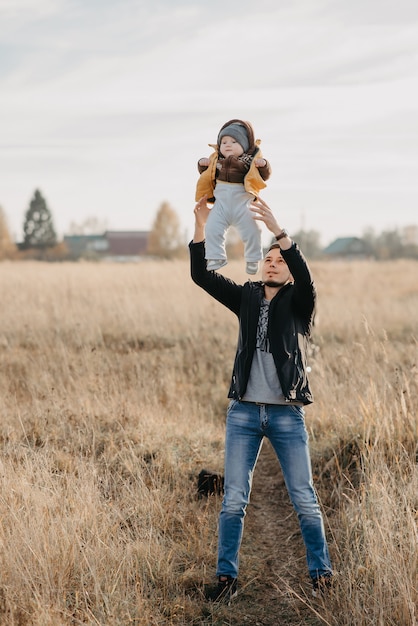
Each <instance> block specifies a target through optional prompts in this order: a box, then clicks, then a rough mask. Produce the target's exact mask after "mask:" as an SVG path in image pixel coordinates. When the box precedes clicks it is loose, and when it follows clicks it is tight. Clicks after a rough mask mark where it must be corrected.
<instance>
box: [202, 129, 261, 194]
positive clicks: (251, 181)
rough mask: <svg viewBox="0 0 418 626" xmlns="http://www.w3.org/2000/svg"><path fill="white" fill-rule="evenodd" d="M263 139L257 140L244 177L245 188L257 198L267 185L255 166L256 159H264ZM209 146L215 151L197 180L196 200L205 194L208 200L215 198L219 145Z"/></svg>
mask: <svg viewBox="0 0 418 626" xmlns="http://www.w3.org/2000/svg"><path fill="white" fill-rule="evenodd" d="M260 143H261V141H260V139H257V140H256V141H255V146H256V148H255V151H254V153H253V154H252V157H253V158H252V161H251V165H250V168H249V170H248V172H247V174H246V175H245V177H244V188H245V191H248V193H251V194H253V196H254V197H255V198H257V197H258V195H259V193H260V191H261V190H262V189H264V187H266V186H267V185H266V183H265V182H264V180H263V178H262V177H261V174H260V172H259V171H258V168H257V167H256V166H255V164H254V161H255V159H256V158H257V159H262V158H263V155H262V154H261V150H260V148H259V145H260ZM209 146H210V147H211V148H213V149H214V152H212V154H211V155H210V157H209V165H208V167H207V169H206V170H204V171H203V172H202V173H201V174H200V177H199V179H198V181H197V185H196V198H195V199H196V202H197V201H198V200H200V198H203V196H207V197H208V200H213V194H214V189H215V185H216V165H217V163H218V155H219V153H218V146H217V144H212V143H210V144H209Z"/></svg>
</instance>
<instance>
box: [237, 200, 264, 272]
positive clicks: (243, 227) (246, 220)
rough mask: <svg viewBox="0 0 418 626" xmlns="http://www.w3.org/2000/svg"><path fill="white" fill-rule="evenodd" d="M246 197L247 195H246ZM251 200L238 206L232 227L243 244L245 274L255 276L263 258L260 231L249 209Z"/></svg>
mask: <svg viewBox="0 0 418 626" xmlns="http://www.w3.org/2000/svg"><path fill="white" fill-rule="evenodd" d="M247 195H248V194H247ZM251 201H252V197H251V200H249V201H248V199H247V201H246V202H245V204H240V206H239V208H238V209H237V211H236V217H235V221H234V226H235V228H236V229H237V231H238V233H239V235H240V237H241V239H242V241H243V242H244V257H245V260H246V262H247V273H248V274H256V273H257V271H258V262H259V261H260V260H261V259H262V258H263V248H262V246H261V229H260V226H259V225H258V223H257V222H256V221H255V220H254V219H253V213H252V212H251V211H250V209H249V206H248V205H249V204H250V202H251Z"/></svg>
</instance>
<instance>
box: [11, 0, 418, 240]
mask: <svg viewBox="0 0 418 626" xmlns="http://www.w3.org/2000/svg"><path fill="white" fill-rule="evenodd" d="M0 25H1V31H0V205H1V206H3V209H4V211H5V213H6V215H7V217H8V221H9V226H10V230H11V232H12V233H13V235H14V236H15V237H16V238H18V239H20V238H21V236H22V225H23V220H24V214H25V212H26V210H27V208H28V206H29V202H30V199H31V197H32V195H33V193H34V190H35V189H40V191H41V193H42V194H43V195H44V197H45V199H46V201H47V203H48V206H49V208H50V209H51V211H52V214H53V217H54V223H55V227H56V230H57V231H58V233H59V234H60V235H62V234H64V233H65V232H67V231H68V228H69V226H70V223H71V222H75V223H82V222H83V221H84V220H85V219H86V218H88V217H96V218H97V219H99V220H101V221H103V222H105V223H106V224H107V227H108V228H109V229H118V230H122V229H135V230H147V229H149V228H150V227H151V226H152V222H153V220H154V218H155V214H156V212H157V210H158V208H159V206H160V205H161V203H162V202H163V201H168V202H169V203H170V204H171V205H172V206H173V208H174V209H175V210H176V212H177V213H178V215H179V218H180V221H181V224H182V228H183V229H184V230H187V232H188V234H191V229H192V224H193V206H194V192H195V184H196V180H197V175H198V174H197V167H196V162H197V160H198V158H199V157H201V156H208V155H209V154H210V152H211V150H210V148H209V147H208V145H207V144H208V143H212V142H215V141H216V137H217V134H218V131H219V128H220V127H221V126H222V124H223V123H224V122H226V121H227V120H229V119H231V118H235V117H237V118H241V119H245V120H250V121H251V122H252V123H253V126H254V129H255V134H256V136H257V137H259V138H260V139H261V140H262V143H261V149H262V151H263V154H264V156H265V157H266V158H267V159H268V160H269V161H270V163H271V166H272V170H273V174H272V177H271V179H270V180H269V182H268V187H267V189H266V190H265V191H264V193H263V197H264V199H265V200H266V201H267V202H269V203H270V205H271V206H272V208H273V209H274V210H275V212H276V214H277V216H278V217H279V220H280V223H281V224H282V225H283V226H285V227H286V228H287V229H288V230H289V231H290V232H292V231H295V230H298V229H300V228H301V227H303V228H306V229H314V230H317V231H319V232H320V233H321V237H322V242H323V243H324V244H326V243H329V242H330V241H331V240H332V239H333V238H335V237H337V236H342V235H361V234H362V233H363V231H364V229H366V228H368V227H374V228H375V230H376V231H377V232H381V231H382V230H384V229H392V228H398V227H399V228H402V227H403V226H406V225H409V224H417V223H418V2H417V0H397V2H393V0H257V2H254V1H253V0H251V1H250V0H240V1H239V2H238V1H236V0H212V1H211V2H207V1H206V0H205V1H194V2H192V1H191V0H149V1H145V0H0Z"/></svg>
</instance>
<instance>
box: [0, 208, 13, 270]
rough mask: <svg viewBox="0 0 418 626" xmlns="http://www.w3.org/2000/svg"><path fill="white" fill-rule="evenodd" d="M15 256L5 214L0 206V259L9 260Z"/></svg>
mask: <svg viewBox="0 0 418 626" xmlns="http://www.w3.org/2000/svg"><path fill="white" fill-rule="evenodd" d="M15 254H16V246H15V245H14V243H13V241H12V238H11V236H10V231H9V227H8V224H7V218H6V214H5V212H4V210H3V207H1V206H0V259H11V258H13V257H14V256H15Z"/></svg>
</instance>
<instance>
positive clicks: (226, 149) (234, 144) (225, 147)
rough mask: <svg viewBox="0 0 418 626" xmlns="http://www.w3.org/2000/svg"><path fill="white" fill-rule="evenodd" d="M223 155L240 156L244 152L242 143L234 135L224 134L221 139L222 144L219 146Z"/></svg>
mask: <svg viewBox="0 0 418 626" xmlns="http://www.w3.org/2000/svg"><path fill="white" fill-rule="evenodd" d="M219 149H220V151H221V154H222V156H224V157H225V158H226V157H229V156H234V157H239V156H241V154H244V150H243V147H242V146H241V144H240V143H238V141H237V140H236V139H234V138H233V137H230V136H229V135H224V136H223V137H222V139H221V144H220V146H219Z"/></svg>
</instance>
